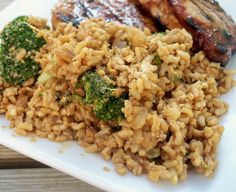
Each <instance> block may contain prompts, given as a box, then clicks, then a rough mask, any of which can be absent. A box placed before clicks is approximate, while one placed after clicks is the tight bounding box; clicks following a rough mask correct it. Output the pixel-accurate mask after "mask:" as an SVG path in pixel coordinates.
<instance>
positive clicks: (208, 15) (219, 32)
mask: <svg viewBox="0 0 236 192" xmlns="http://www.w3.org/2000/svg"><path fill="white" fill-rule="evenodd" d="M139 2H140V3H141V4H142V6H144V7H145V8H146V10H150V12H151V14H152V16H153V17H155V18H156V19H158V20H159V21H160V22H161V23H162V24H163V25H164V26H166V27H167V28H169V29H173V28H176V27H183V28H185V29H186V30H187V31H188V32H190V33H191V34H192V36H193V39H194V48H195V51H197V50H203V51H204V53H205V54H206V56H207V57H208V58H209V59H211V60H213V61H216V62H220V63H222V65H226V63H227V62H228V61H229V59H230V57H231V56H232V54H233V53H235V51H236V25H235V23H234V21H233V20H232V18H231V17H230V16H228V15H227V13H226V12H225V11H224V10H223V9H222V8H221V7H220V5H219V4H218V3H217V2H216V1H214V0H139Z"/></svg>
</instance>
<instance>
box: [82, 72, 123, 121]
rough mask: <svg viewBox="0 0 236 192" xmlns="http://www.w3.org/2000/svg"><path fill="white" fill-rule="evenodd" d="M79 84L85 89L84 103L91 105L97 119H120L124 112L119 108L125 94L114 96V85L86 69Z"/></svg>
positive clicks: (121, 105)
mask: <svg viewBox="0 0 236 192" xmlns="http://www.w3.org/2000/svg"><path fill="white" fill-rule="evenodd" d="M79 84H80V85H81V86H82V87H83V89H84V91H85V98H84V101H85V104H91V105H92V106H93V110H94V114H95V115H96V117H97V118H98V119H101V120H104V121H109V120H118V121H119V120H121V119H123V118H124V114H123V113H122V111H121V109H122V107H124V100H125V99H126V98H127V96H126V94H123V95H121V96H120V97H116V96H115V94H114V90H115V89H116V87H115V86H113V85H111V84H109V83H107V82H106V80H104V79H103V78H102V77H100V76H99V75H98V74H97V73H96V72H94V71H88V72H86V73H84V74H83V75H82V77H81V78H80V81H79Z"/></svg>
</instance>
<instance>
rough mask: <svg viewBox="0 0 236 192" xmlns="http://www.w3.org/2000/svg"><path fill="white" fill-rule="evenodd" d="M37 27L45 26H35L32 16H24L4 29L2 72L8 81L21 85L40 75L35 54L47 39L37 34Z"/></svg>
mask: <svg viewBox="0 0 236 192" xmlns="http://www.w3.org/2000/svg"><path fill="white" fill-rule="evenodd" d="M44 24H45V23H43V25H44ZM36 25H37V24H36ZM37 27H39V28H41V27H45V26H33V25H32V24H31V21H30V18H28V17H27V16H22V17H17V18H16V19H15V20H13V21H12V22H11V23H9V24H8V25H7V26H6V27H5V28H4V30H3V31H2V33H1V35H0V38H1V44H0V66H1V72H0V73H1V76H2V78H3V79H4V80H5V81H6V82H8V83H11V84H15V85H20V84H23V83H24V82H25V81H26V80H28V79H30V78H36V77H37V75H39V70H40V67H39V64H38V63H36V62H35V60H34V56H35V54H36V52H37V51H38V50H39V49H40V48H41V47H42V46H43V45H44V44H45V40H44V39H43V37H40V36H38V35H37V30H38V28H37Z"/></svg>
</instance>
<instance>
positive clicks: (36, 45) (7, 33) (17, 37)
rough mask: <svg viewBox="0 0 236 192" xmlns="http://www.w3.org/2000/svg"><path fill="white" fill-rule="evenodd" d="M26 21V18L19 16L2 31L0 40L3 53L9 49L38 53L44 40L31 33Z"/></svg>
mask: <svg viewBox="0 0 236 192" xmlns="http://www.w3.org/2000/svg"><path fill="white" fill-rule="evenodd" d="M28 19H29V17H27V16H19V17H17V18H16V19H14V20H13V21H12V22H10V23H9V24H8V25H7V26H6V27H5V28H4V29H3V31H2V33H1V36H0V38H1V44H2V46H3V48H4V51H5V53H7V52H9V50H10V49H11V48H14V49H15V50H16V49H20V48H21V49H25V50H26V51H27V52H28V51H38V50H39V49H40V48H41V47H42V46H43V45H44V44H45V40H44V38H43V37H38V36H37V33H35V32H34V31H33V29H32V27H31V26H30V24H29V23H28Z"/></svg>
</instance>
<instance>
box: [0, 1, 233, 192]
mask: <svg viewBox="0 0 236 192" xmlns="http://www.w3.org/2000/svg"><path fill="white" fill-rule="evenodd" d="M55 3H56V0H40V1H39V0H16V1H15V2H14V3H13V4H11V5H10V6H9V7H7V8H6V9H5V10H4V11H2V12H1V13H0V28H2V27H3V26H4V25H5V24H6V23H7V22H8V21H10V20H11V19H13V18H15V17H16V16H19V15H22V14H29V15H34V16H41V17H45V18H50V11H51V8H52V7H53V5H54V4H55ZM220 4H221V5H222V6H223V7H224V8H225V9H226V10H227V12H228V13H229V14H231V15H232V16H233V18H234V19H235V20H236V13H235V10H234V9H235V7H236V2H235V1H234V0H228V1H224V0H220ZM227 67H228V68H236V56H235V57H234V58H232V60H231V62H230V64H229V65H228V66H227ZM222 98H223V99H224V100H225V101H227V102H228V103H229V104H230V109H229V112H228V113H227V114H226V115H225V116H224V117H223V119H222V124H223V125H224V126H225V132H224V135H223V138H222V140H221V143H220V147H219V152H218V159H219V161H220V163H219V166H218V168H217V170H216V173H215V176H214V178H213V179H208V178H205V177H204V176H202V175H198V174H195V173H190V174H189V177H188V179H187V181H185V182H182V183H180V184H178V185H175V186H174V185H171V184H169V183H167V182H161V183H157V184H154V183H151V182H149V181H148V180H147V178H146V177H145V176H141V177H136V176H133V175H132V174H128V175H126V176H124V177H121V176H119V175H118V174H117V173H116V172H115V171H114V167H113V165H112V164H111V163H110V162H107V161H104V160H103V159H102V158H101V157H100V156H99V155H95V154H87V153H85V152H84V150H83V149H82V148H81V147H80V146H79V145H77V144H76V143H75V142H66V143H62V144H61V143H54V142H50V141H48V140H46V139H40V138H37V139H36V140H37V141H36V142H33V141H32V139H31V138H28V137H21V136H16V135H15V133H14V132H13V131H12V129H9V128H3V127H8V125H9V123H8V121H7V120H6V119H5V118H4V117H0V143H1V144H3V145H5V146H7V147H9V148H12V149H14V150H16V151H18V152H20V153H22V154H24V155H26V156H29V157H31V158H33V159H35V160H38V161H40V162H43V163H45V164H47V165H49V166H51V167H54V168H56V169H58V170H60V171H63V172H65V173H67V174H69V175H72V176H74V177H76V178H78V179H81V180H83V181H85V182H87V183H90V184H92V185H95V186H97V187H99V188H102V189H104V190H106V191H109V192H154V191H155V192H163V191H172V192H199V191H201V192H222V191H229V192H233V191H236V184H235V182H236V179H235V174H236V152H235V149H236V129H235V125H236V102H235V99H236V89H233V90H231V91H230V92H229V93H228V94H226V95H224V96H223V97H222ZM104 167H107V168H109V169H110V170H111V171H110V172H108V171H104Z"/></svg>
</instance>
